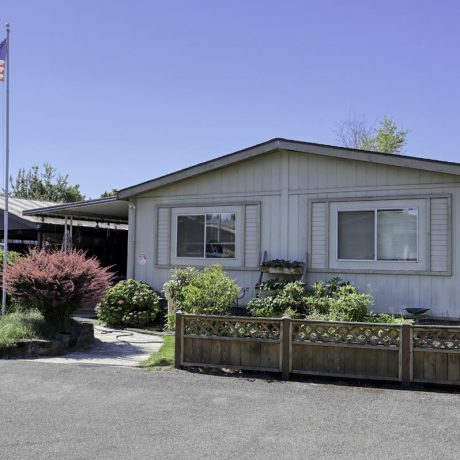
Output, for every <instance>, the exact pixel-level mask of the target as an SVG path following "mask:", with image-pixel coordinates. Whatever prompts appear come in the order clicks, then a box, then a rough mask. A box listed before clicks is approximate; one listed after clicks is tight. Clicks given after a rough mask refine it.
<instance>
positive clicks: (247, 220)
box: [244, 204, 260, 268]
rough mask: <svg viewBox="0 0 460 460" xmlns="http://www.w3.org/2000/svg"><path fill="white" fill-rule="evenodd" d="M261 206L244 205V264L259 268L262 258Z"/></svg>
mask: <svg viewBox="0 0 460 460" xmlns="http://www.w3.org/2000/svg"><path fill="white" fill-rule="evenodd" d="M259 248H260V206H259V205H258V204H247V205H245V206H244V266H245V267H248V268H257V267H258V266H259V258H260V249H259Z"/></svg>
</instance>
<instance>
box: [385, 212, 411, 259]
mask: <svg viewBox="0 0 460 460" xmlns="http://www.w3.org/2000/svg"><path fill="white" fill-rule="evenodd" d="M417 214H418V213H417V209H387V210H379V211H377V259H378V260H409V261H410V260H412V261H414V260H417Z"/></svg>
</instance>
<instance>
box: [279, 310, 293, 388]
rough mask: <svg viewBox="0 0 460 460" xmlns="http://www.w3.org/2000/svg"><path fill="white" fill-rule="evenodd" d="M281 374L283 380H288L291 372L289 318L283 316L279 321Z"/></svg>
mask: <svg viewBox="0 0 460 460" xmlns="http://www.w3.org/2000/svg"><path fill="white" fill-rule="evenodd" d="M281 332H282V334H281V344H280V345H281V374H282V379H283V380H289V374H290V372H291V318H289V317H288V316H283V318H282V323H281Z"/></svg>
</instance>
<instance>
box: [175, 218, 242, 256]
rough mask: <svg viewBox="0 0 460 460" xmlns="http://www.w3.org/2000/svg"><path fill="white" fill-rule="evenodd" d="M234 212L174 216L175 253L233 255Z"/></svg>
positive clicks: (234, 249) (184, 254)
mask: <svg viewBox="0 0 460 460" xmlns="http://www.w3.org/2000/svg"><path fill="white" fill-rule="evenodd" d="M235 223H236V217H235V214H234V213H227V212H225V213H209V214H194V215H178V216H177V257H192V258H206V259H235V257H236V246H235V245H236V239H235V233H236V225H235Z"/></svg>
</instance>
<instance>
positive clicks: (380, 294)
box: [133, 152, 460, 317]
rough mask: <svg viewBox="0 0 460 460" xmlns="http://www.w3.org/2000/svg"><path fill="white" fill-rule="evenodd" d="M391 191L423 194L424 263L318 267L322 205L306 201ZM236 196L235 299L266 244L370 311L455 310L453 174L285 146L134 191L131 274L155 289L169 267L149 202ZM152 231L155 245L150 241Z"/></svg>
mask: <svg viewBox="0 0 460 460" xmlns="http://www.w3.org/2000/svg"><path fill="white" fill-rule="evenodd" d="M283 171H284V172H283ZM286 171H287V172H288V174H287V173H286ZM447 195H449V196H452V198H451V200H450V199H447V198H445V197H446V196H447ZM401 196H404V197H406V198H407V197H409V198H410V197H418V198H420V197H425V198H426V200H427V203H429V205H428V204H427V208H429V210H430V212H429V215H430V216H429V217H430V220H429V221H428V222H427V228H428V230H427V235H426V238H425V239H426V240H427V250H428V248H431V249H430V252H429V260H428V262H427V264H428V269H427V272H425V273H422V274H420V273H404V272H402V273H399V274H394V273H385V271H382V272H380V273H370V272H366V271H362V272H361V273H353V272H351V271H345V272H341V273H339V272H332V271H328V269H327V265H326V264H327V256H326V252H327V238H326V236H327V233H328V232H327V231H325V230H324V229H325V227H326V226H327V222H328V221H327V218H326V216H325V212H326V208H325V205H324V204H322V205H318V206H314V205H313V206H312V203H314V202H322V203H325V202H326V201H327V200H331V201H334V200H340V199H342V198H344V197H350V198H352V199H356V200H360V199H366V198H368V197H376V198H382V199H385V198H388V197H401ZM255 202H258V203H260V209H259V213H258V214H257V213H256V209H255V207H252V206H253V205H252V204H253V203H255ZM449 202H450V203H451V204H450V207H449V204H448V203H449ZM244 203H247V204H249V205H250V206H247V209H246V218H245V229H244V239H245V240H246V241H247V242H248V245H245V247H244V266H243V267H240V268H229V267H228V273H229V274H230V276H232V277H233V278H235V279H236V280H237V282H238V283H239V284H240V285H241V286H242V287H249V288H250V291H249V293H248V294H247V295H246V297H245V299H243V303H244V302H246V301H247V300H249V298H251V297H252V296H253V295H254V289H253V288H254V285H255V283H256V282H257V280H258V277H259V273H258V271H257V265H258V262H259V257H260V254H261V253H263V251H267V253H268V257H269V258H289V259H298V260H299V259H300V260H305V254H306V253H307V252H310V254H309V258H310V266H311V270H310V271H309V272H308V273H307V278H306V281H307V282H308V283H313V282H314V281H317V280H320V279H323V280H326V279H329V278H331V277H332V276H341V277H342V278H344V279H346V280H349V281H351V282H353V283H355V284H357V285H358V286H359V288H360V289H362V290H363V291H365V292H368V293H369V294H371V295H372V296H373V297H374V299H375V305H374V309H375V311H389V312H395V313H398V312H401V311H402V309H403V308H404V307H405V306H426V307H428V308H431V309H432V313H434V314H435V315H439V316H445V315H448V316H451V317H460V305H459V304H458V302H457V299H458V298H460V276H459V274H458V273H457V269H456V267H458V266H459V264H460V249H459V245H458V244H457V241H456V237H455V236H454V237H452V235H456V234H458V232H459V230H458V229H460V178H459V177H457V176H453V175H448V174H442V173H434V172H427V171H418V170H414V169H407V168H403V167H396V166H388V165H377V164H372V163H366V162H364V161H355V160H345V159H337V158H330V157H320V156H318V155H313V154H303V153H296V152H289V155H287V156H286V155H284V157H283V154H282V152H272V153H269V154H266V155H264V156H262V157H257V158H254V159H251V160H247V161H245V162H241V163H238V164H234V165H231V166H228V167H226V168H223V169H220V170H217V171H212V172H209V173H206V174H202V175H200V176H197V177H195V178H191V179H187V180H184V181H181V182H179V183H176V184H171V185H168V186H165V187H162V188H160V189H157V190H154V191H152V192H147V193H144V194H142V195H139V196H138V198H137V207H136V214H137V219H136V223H137V226H136V238H135V252H136V254H135V257H133V260H136V257H137V256H138V255H139V253H143V254H146V256H147V264H146V265H144V266H141V265H139V264H138V263H137V262H135V276H136V278H138V279H142V280H145V281H147V282H149V283H150V284H152V285H153V286H154V287H155V288H156V289H161V287H162V284H163V283H164V282H165V281H166V280H167V279H168V278H169V276H170V269H171V266H170V265H169V262H166V253H167V251H166V245H167V244H168V245H169V241H168V238H167V233H168V231H167V229H166V227H165V224H164V223H163V224H161V222H160V221H161V220H162V219H163V220H164V216H163V217H159V213H157V212H155V210H158V211H159V209H162V208H168V206H170V205H174V206H182V205H183V206H193V205H195V206H203V205H212V204H228V205H236V204H244ZM450 209H451V211H450ZM164 212H166V211H164ZM257 216H258V218H259V220H260V223H259V226H258V225H257ZM157 220H158V223H157ZM286 225H287V232H286ZM257 227H259V232H257V231H256V229H257ZM157 228H158V234H156V229H157ZM286 238H287V241H285V240H286ZM157 239H158V242H160V240H161V244H159V243H158V245H157ZM283 239H284V241H283ZM256 240H257V241H258V246H257V247H256V245H255V244H254V243H255V241H256ZM165 262H166V263H165ZM252 267H253V268H252ZM325 267H326V268H325ZM430 270H431V271H432V274H430V273H429V271H430Z"/></svg>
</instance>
